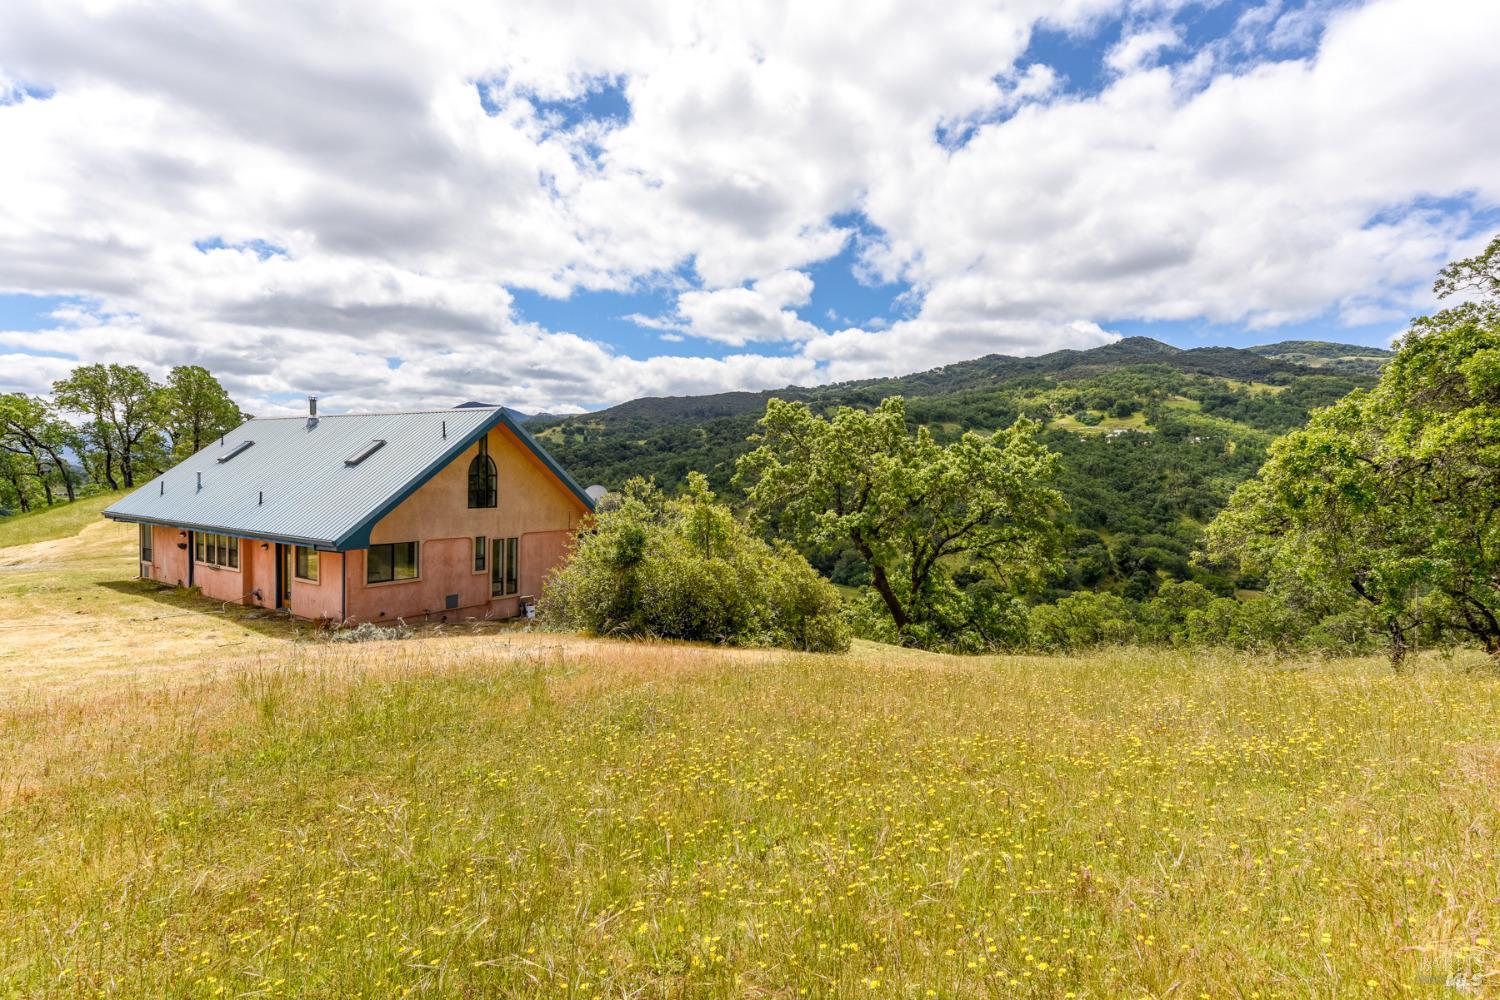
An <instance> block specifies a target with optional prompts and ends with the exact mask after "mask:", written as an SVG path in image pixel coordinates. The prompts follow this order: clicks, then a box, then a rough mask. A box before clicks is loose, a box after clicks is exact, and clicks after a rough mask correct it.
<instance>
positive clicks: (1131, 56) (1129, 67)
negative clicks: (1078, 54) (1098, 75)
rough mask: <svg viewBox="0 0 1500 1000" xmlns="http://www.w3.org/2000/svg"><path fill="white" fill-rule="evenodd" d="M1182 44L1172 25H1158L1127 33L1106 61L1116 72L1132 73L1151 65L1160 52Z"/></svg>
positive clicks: (1107, 55) (1106, 56) (1106, 57)
mask: <svg viewBox="0 0 1500 1000" xmlns="http://www.w3.org/2000/svg"><path fill="white" fill-rule="evenodd" d="M1181 44H1182V40H1181V39H1180V38H1179V37H1178V35H1177V32H1176V31H1175V30H1174V29H1172V28H1171V27H1167V26H1162V25H1158V26H1156V27H1152V28H1146V29H1144V30H1142V31H1137V32H1135V33H1133V34H1130V35H1127V36H1125V37H1124V38H1122V39H1120V41H1119V42H1118V43H1117V44H1116V45H1115V46H1114V47H1113V48H1111V49H1110V50H1109V52H1108V53H1107V54H1106V55H1105V57H1104V63H1105V65H1106V66H1108V67H1109V68H1110V69H1112V70H1114V71H1115V72H1116V73H1130V72H1132V71H1134V70H1137V69H1140V68H1141V67H1142V66H1148V65H1150V64H1151V63H1152V62H1153V61H1154V60H1155V57H1156V55H1157V54H1158V53H1160V52H1161V51H1163V50H1164V49H1173V48H1176V47H1177V46H1179V45H1181Z"/></svg>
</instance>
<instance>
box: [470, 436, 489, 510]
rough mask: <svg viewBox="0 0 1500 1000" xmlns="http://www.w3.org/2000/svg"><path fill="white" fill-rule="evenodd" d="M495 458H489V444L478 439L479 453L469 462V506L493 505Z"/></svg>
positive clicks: (482, 439)
mask: <svg viewBox="0 0 1500 1000" xmlns="http://www.w3.org/2000/svg"><path fill="white" fill-rule="evenodd" d="M495 500H496V497H495V460H494V459H493V458H490V449H489V444H488V443H487V442H486V441H485V439H484V438H480V439H479V454H477V455H475V456H474V461H472V462H470V463H469V506H470V507H493V506H495Z"/></svg>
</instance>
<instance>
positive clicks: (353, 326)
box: [0, 0, 1500, 411]
mask: <svg viewBox="0 0 1500 1000" xmlns="http://www.w3.org/2000/svg"><path fill="white" fill-rule="evenodd" d="M1299 10H1304V9H1301V8H1299ZM1306 11H1310V12H1306ZM1172 13H1173V5H1172V4H1170V3H1156V4H1150V3H1148V4H1144V5H1142V4H1138V3H1131V4H1127V3H1125V2H1124V0H1073V2H1070V3H1067V4H1061V5H1059V4H1055V3H1052V2H1050V0H1018V2H1011V3H1006V4H1003V5H992V4H988V3H983V4H981V3H974V4H969V3H955V4H952V5H950V6H949V7H948V8H945V12H944V16H943V17H940V18H937V17H932V16H931V15H930V13H929V12H928V11H927V10H925V9H923V8H922V7H921V5H910V4H906V5H901V4H896V5H888V6H881V5H875V4H847V5H845V4H832V3H830V4H803V5H798V6H795V7H793V8H790V9H787V10H779V11H778V10H771V9H768V8H760V7H755V6H753V5H748V6H747V5H741V6H738V7H732V6H731V7H724V6H719V7H708V8H704V7H701V6H696V5H691V4H687V3H685V2H683V3H677V2H670V0H663V2H659V3H658V2H645V0H633V2H628V3H622V4H616V5H609V6H607V7H599V6H598V5H577V6H568V5H561V6H559V5H556V4H552V3H543V2H540V0H534V2H532V0H517V2H515V3H509V4H506V5H504V7H503V9H501V8H496V7H494V6H493V5H478V4H473V5H469V4H464V3H460V2H451V3H450V2H443V3H436V4H431V5H422V6H421V7H420V9H419V8H415V7H411V6H409V5H404V4H396V3H394V2H391V3H379V2H377V3H373V4H366V5H359V6H356V7H350V8H344V7H339V6H337V5H333V6H329V5H312V6H309V5H305V4H297V3H292V2H290V0H287V2H281V3H272V4H270V5H257V6H256V7H255V8H254V10H253V12H252V11H251V10H250V9H248V8H239V7H235V6H233V5H231V6H216V7H207V8H205V7H202V6H201V5H193V4H187V3H186V2H185V0H183V2H181V3H176V4H174V3H164V4H158V5H136V4H109V3H106V4H95V3H87V4H83V3H79V4H65V3H56V2H51V0H48V2H42V0H14V2H13V3H11V4H9V5H8V7H7V12H6V31H5V33H4V35H3V37H0V66H3V67H4V71H3V73H0V102H8V103H3V104H0V148H4V149H5V150H6V155H5V156H3V157H0V190H3V191H5V192H6V196H5V199H4V203H3V207H0V292H3V291H20V292H29V293H33V294H58V295H69V296H81V297H83V298H84V299H85V300H86V301H88V302H91V303H93V305H94V310H93V311H92V312H83V313H78V314H75V315H70V316H68V317H60V318H59V321H58V322H59V327H58V329H57V330H53V331H44V332H41V333H0V360H3V362H4V366H5V367H4V369H3V374H0V380H3V381H4V383H5V384H6V385H7V386H8V387H15V388H24V389H32V390H41V389H44V388H45V387H46V385H47V384H48V383H49V382H50V380H51V379H52V378H54V377H56V374H57V373H58V372H60V371H62V370H65V369H66V367H67V366H68V365H69V364H71V360H70V358H77V359H79V360H84V361H93V360H117V359H118V360H131V361H136V362H138V363H142V364H145V365H148V366H150V367H153V368H154V369H157V370H160V369H162V368H164V367H166V366H169V365H171V364H175V363H182V362H185V361H198V362H200V363H205V364H209V365H210V366H211V367H213V368H214V369H215V370H216V371H220V372H222V373H223V374H224V376H225V379H226V382H227V383H228V384H229V385H230V386H231V388H232V390H233V391H235V392H236V393H237V394H239V395H242V396H243V397H244V398H245V399H246V400H247V401H249V403H248V405H250V406H251V407H252V408H253V409H259V410H264V411H270V410H272V409H274V408H276V407H277V406H279V405H281V404H280V402H279V400H280V398H281V397H280V395H279V394H283V393H287V392H305V391H308V390H312V389H319V390H322V391H323V392H325V393H326V394H331V395H330V396H329V402H330V405H336V404H337V401H338V400H340V399H342V400H344V401H347V402H348V404H349V405H350V406H351V407H352V406H356V405H357V406H365V407H368V406H390V405H397V404H400V405H406V404H410V403H419V402H420V403H434V402H437V403H441V402H445V401H449V400H458V399H465V398H481V399H483V398H494V399H498V400H501V401H504V402H507V403H511V404H512V405H515V406H518V407H520V408H522V409H551V410H557V409H561V408H565V407H567V406H570V405H578V404H585V405H596V404H599V403H604V402H610V401H617V400H620V399H624V398H628V397H630V396H633V395H639V394H643V393H662V392H698V391H713V390H717V389H727V388H760V387H765V386H772V385H780V384H784V383H786V382H789V381H795V382H804V383H806V382H816V381H821V380H826V379H830V378H847V377H852V376H854V375H860V374H868V375H874V374H893V373H897V372H901V371H907V370H913V369H920V368H925V367H929V366H931V365H932V364H937V363H946V362H949V361H954V360H959V359H960V358H963V357H970V356H974V355H976V354H983V353H988V352H991V351H1004V352H1027V353H1036V352H1040V351H1045V350H1049V349H1053V348H1056V347H1062V346H1086V345H1088V344H1092V343H1099V342H1102V341H1103V340H1105V339H1107V338H1108V336H1110V335H1109V334H1108V333H1107V331H1108V329H1109V328H1110V327H1111V326H1112V324H1113V323H1115V322H1118V321H1122V320H1127V319H1200V318H1201V319H1207V320H1210V321H1215V322H1244V323H1247V324H1251V325H1254V326H1260V327H1266V328H1270V327H1273V326H1275V325H1276V324H1278V323H1283V322H1288V321H1294V320H1301V319H1306V318H1308V317H1311V316H1316V315H1320V314H1323V313H1325V312H1327V311H1329V310H1332V311H1335V312H1336V313H1339V314H1340V315H1342V316H1343V318H1344V319H1345V320H1346V321H1350V322H1357V321H1362V320H1364V319H1367V318H1371V317H1383V316H1388V315H1395V314H1398V313H1401V312H1403V310H1409V309H1410V307H1412V306H1413V305H1415V304H1417V303H1419V302H1422V301H1425V296H1426V291H1425V289H1426V284H1427V282H1428V281H1430V278H1431V275H1432V273H1433V271H1434V270H1435V268H1436V267H1437V266H1438V265H1439V264H1440V263H1441V262H1442V261H1443V260H1445V259H1447V258H1449V257H1451V256H1452V255H1453V254H1454V252H1455V248H1456V247H1458V246H1460V245H1462V243H1463V241H1464V240H1466V239H1470V238H1471V236H1472V233H1471V232H1470V230H1471V228H1472V226H1471V223H1470V220H1469V219H1468V217H1467V216H1466V214H1465V210H1464V209H1463V208H1462V207H1461V205H1462V204H1463V203H1465V202H1467V203H1469V204H1472V205H1473V206H1474V207H1475V208H1481V209H1482V208H1493V207H1495V206H1497V205H1500V174H1497V173H1496V171H1495V170H1494V164H1495V163H1497V162H1500V130H1496V129H1494V128H1493V123H1492V122H1491V121H1490V118H1492V117H1493V112H1492V109H1491V108H1490V107H1489V106H1488V104H1487V103H1486V102H1485V101H1483V100H1476V99H1475V95H1476V94H1490V93H1496V92H1500V62H1497V61H1496V60H1495V59H1494V57H1493V54H1494V52H1495V51H1497V50H1500V8H1497V7H1496V6H1495V5H1494V4H1492V3H1489V2H1487V0H1371V2H1368V3H1366V4H1364V5H1362V6H1358V7H1349V8H1341V7H1340V6H1339V5H1338V4H1337V3H1319V4H1316V5H1314V7H1313V8H1310V9H1305V12H1303V13H1297V12H1286V11H1283V10H1282V9H1281V8H1280V7H1279V6H1277V5H1274V4H1268V5H1266V6H1265V8H1264V9H1262V10H1260V12H1259V13H1258V14H1257V15H1256V17H1254V18H1251V19H1249V20H1247V21H1245V23H1244V25H1243V26H1242V29H1243V30H1242V34H1243V35H1244V37H1243V38H1242V39H1240V40H1239V41H1237V42H1235V43H1234V44H1236V45H1239V46H1240V48H1238V49H1236V50H1235V53H1237V54H1235V55H1234V58H1230V57H1229V55H1228V54H1226V53H1228V50H1227V49H1225V50H1224V51H1223V52H1220V51H1218V50H1212V51H1211V50H1210V49H1204V50H1202V51H1200V52H1198V53H1196V55H1194V56H1193V57H1192V58H1184V59H1183V60H1182V61H1180V62H1178V63H1177V64H1175V65H1156V63H1157V61H1158V59H1159V57H1160V56H1161V55H1162V54H1163V53H1165V52H1168V51H1171V52H1173V54H1174V55H1177V54H1180V51H1179V49H1180V44H1181V43H1180V39H1179V37H1178V35H1177V34H1176V32H1175V29H1173V28H1172V23H1173V22H1172V20H1171V16H1172ZM1114 15H1121V16H1125V17H1126V18H1127V21H1128V23H1130V24H1132V25H1136V24H1150V25H1151V27H1148V28H1138V29H1132V30H1131V31H1130V32H1129V33H1128V34H1127V36H1126V37H1125V38H1124V39H1123V40H1122V41H1121V42H1120V44H1119V45H1118V46H1116V47H1115V48H1114V49H1113V50H1111V51H1110V52H1109V53H1107V54H1104V53H1101V55H1100V59H1101V61H1102V62H1106V63H1107V65H1108V67H1109V68H1110V69H1111V70H1112V71H1113V75H1112V76H1111V78H1110V79H1111V83H1110V84H1109V86H1108V87H1107V88H1106V89H1105V90H1104V91H1103V92H1102V93H1100V94H1097V95H1087V96H1080V95H1076V94H1071V95H1070V94H1066V93H1059V91H1058V88H1057V76H1056V74H1055V73H1054V72H1053V71H1052V70H1051V69H1050V68H1048V67H1045V66H1038V65H1030V66H1027V67H1020V66H1019V65H1018V63H1017V60H1018V58H1019V57H1020V56H1021V55H1022V53H1023V52H1024V51H1025V49H1026V45H1027V41H1028V37H1029V33H1030V31H1031V30H1032V28H1033V27H1034V26H1035V25H1036V24H1037V23H1038V21H1039V19H1042V18H1045V19H1046V23H1047V24H1048V25H1049V26H1052V27H1059V28H1063V29H1069V28H1072V29H1075V30H1082V29H1081V26H1083V25H1085V24H1097V23H1099V22H1100V21H1101V19H1103V18H1105V17H1107V16H1114ZM1141 18H1149V19H1150V20H1139V21H1138V20H1137V19H1141ZM183 25H191V27H192V38H193V39H194V42H193V44H184V43H183V40H182V39H183V36H182V30H183V27H182V26H183ZM1453 25H1462V26H1463V29H1462V30H1454V29H1453ZM1320 31H1321V35H1319V32H1320ZM1314 40H1316V41H1317V45H1318V48H1317V51H1316V52H1315V53H1313V54H1311V55H1308V56H1307V57H1305V58H1299V59H1294V60H1287V59H1285V58H1284V56H1285V54H1286V52H1288V51H1292V52H1298V51H1302V50H1304V49H1305V48H1306V47H1307V46H1308V45H1310V44H1312V42H1313V41H1314ZM1265 51H1269V52H1271V53H1272V54H1273V55H1272V56H1265V55H1264V52H1265ZM1256 52H1261V53H1262V55H1261V56H1259V57H1257V58H1262V59H1267V60H1270V59H1273V58H1274V59H1280V60H1281V61H1261V62H1256V61H1254V58H1252V56H1254V53H1256ZM1246 53H1249V55H1247V54H1246ZM1277 53H1279V54H1277ZM614 83H618V84H619V85H621V86H623V87H624V90H625V94H626V97H627V98H628V101H629V106H630V115H629V120H628V122H616V121H610V122H593V123H588V122H584V123H580V124H577V125H570V124H569V123H568V122H565V121H562V120H560V118H559V117H558V116H557V115H555V114H551V115H539V114H538V107H539V104H540V102H545V101H557V100H571V99H578V98H582V97H583V96H584V95H585V94H587V93H588V92H589V91H590V90H593V89H597V88H598V87H600V86H602V85H606V84H614ZM479 85H483V86H485V87H486V88H488V89H487V95H488V99H489V100H490V101H491V102H492V106H493V107H496V108H497V109H498V110H497V113H496V114H495V115H493V116H491V115H489V114H486V113H485V110H484V108H483V107H481V104H480V100H479V93H478V90H477V87H478V86H479ZM23 87H29V88H39V89H41V90H52V91H54V93H53V96H51V97H50V99H46V100H38V99H34V98H29V97H25V96H24V95H25V93H26V92H25V91H23V89H22V88H23ZM945 127H962V129H963V130H964V138H965V139H966V141H965V142H963V143H962V144H950V145H951V146H952V148H945V147H944V146H943V145H941V144H939V142H938V141H937V140H936V138H935V132H936V131H938V130H939V129H941V128H945ZM1432 199H1455V200H1453V201H1450V202H1445V203H1444V206H1443V207H1442V208H1441V209H1434V208H1433V207H1431V200H1432ZM858 212H862V213H863V214H864V216H865V217H866V218H867V219H868V220H869V223H870V227H869V229H866V230H861V231H860V232H859V233H858V234H854V235H851V232H850V231H849V226H848V224H847V223H846V222H844V221H843V220H845V219H847V218H849V217H850V216H851V214H852V213H858ZM215 237H217V238H219V239H221V240H222V241H223V242H224V243H225V244H231V245H240V244H244V243H246V242H247V241H251V240H263V241H266V242H268V243H271V244H274V245H276V246H279V247H284V248H285V249H286V251H287V255H286V256H279V255H273V256H270V257H268V258H267V259H261V256H260V255H258V254H256V253H255V252H254V251H253V250H234V249H220V250H213V251H211V252H207V253H202V252H199V251H198V250H197V249H195V248H194V242H195V241H202V240H207V239H210V238H215ZM851 239H853V240H854V241H855V242H854V247H855V252H856V255H857V261H858V264H857V267H858V269H859V272H860V275H861V276H862V277H863V278H864V279H866V280H869V281H890V280H896V279H899V280H903V281H906V282H909V283H911V285H912V286H913V289H914V290H913V292H912V293H911V295H910V296H909V297H908V298H907V299H906V300H905V304H906V305H907V306H909V308H903V309H902V310H900V311H899V314H898V315H893V316H890V317H886V319H889V321H890V322H889V326H888V327H886V328H884V329H882V328H880V326H881V324H880V323H878V322H874V321H870V320H875V319H878V318H877V317H868V318H865V319H866V320H867V321H866V322H865V323H864V325H863V326H862V327H859V328H853V327H851V328H849V329H843V330H837V331H835V332H831V333H830V332H825V331H824V330H822V329H820V328H819V327H817V326H814V325H813V324H811V323H808V322H806V321H804V320H802V319H801V318H800V317H799V316H798V313H797V310H798V309H800V308H802V307H804V306H805V305H806V304H807V303H808V302H809V301H810V296H811V295H812V293H813V292H814V288H813V287H812V279H811V278H810V277H809V276H808V271H809V269H810V267H811V265H812V264H814V263H816V262H818V261H822V260H826V259H827V258H829V257H831V256H833V255H835V254H838V253H839V252H840V250H841V249H843V248H844V247H847V246H850V245H851V244H850V241H851ZM684 274H685V275H687V278H686V279H682V276H683V275H684ZM663 280H673V281H676V280H682V284H683V287H682V288H680V290H679V291H678V294H677V299H676V304H675V308H674V309H672V310H671V311H670V312H669V313H668V314H667V315H666V316H664V317H662V316H658V317H648V318H645V319H644V320H642V319H641V318H637V320H638V321H641V322H643V323H644V324H645V325H651V324H655V326H656V328H658V329H660V330H661V331H662V333H663V334H664V335H665V336H664V337H663V339H669V338H686V339H685V340H682V341H680V343H683V344H693V343H699V344H703V342H704V341H707V342H709V343H710V344H717V345H729V346H730V347H733V348H736V349H741V350H742V353H737V354H733V355H730V356H728V357H722V358H712V357H698V358H684V357H676V356H668V355H663V356H661V357H656V358H650V359H647V360H636V359H632V358H628V357H624V356H622V355H621V354H619V353H618V352H616V351H614V350H613V349H611V348H610V347H609V346H607V345H606V344H604V343H601V342H600V341H598V340H595V339H590V338H588V337H585V336H580V335H578V333H580V332H586V331H577V332H563V331H555V330H548V329H544V328H542V327H539V326H537V325H535V324H532V323H528V322H525V321H523V320H522V319H521V318H520V317H519V316H518V315H517V314H516V311H515V309H514V307H513V299H512V296H511V293H510V292H509V291H507V289H521V288H525V289H533V290H537V291H540V292H542V293H544V294H547V295H552V296H564V295H568V294H575V293H583V292H587V291H588V290H598V289H611V290H616V291H626V290H631V289H634V288H638V287H640V284H641V283H642V282H643V281H645V282H648V283H649V282H661V281H663ZM819 305H820V306H821V305H822V303H819ZM842 311H843V312H844V313H848V312H849V310H847V309H845V310H842ZM818 313H819V314H820V315H821V314H822V313H823V310H822V309H821V308H820V309H819V310H818ZM854 315H855V317H856V318H864V317H860V316H859V314H854ZM1377 321H1383V320H1377ZM770 345H775V348H774V350H775V352H777V356H766V355H762V354H759V353H756V350H757V348H758V349H760V350H768V349H770ZM705 346H708V345H705ZM715 349H716V350H721V349H722V348H715ZM21 350H27V351H44V352H46V353H47V354H48V355H56V354H64V355H68V356H70V357H63V358H58V357H54V356H47V357H32V356H31V355H23V354H19V353H17V352H19V351H21ZM787 350H791V351H793V354H792V355H791V356H789V357H788V356H780V352H785V351H787ZM705 353H711V352H708V351H705ZM388 357H399V358H402V359H404V363H403V364H401V365H400V367H399V368H397V369H391V368H389V367H388V366H387V364H386V361H385V359H386V358H388Z"/></svg>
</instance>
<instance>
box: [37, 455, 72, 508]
mask: <svg viewBox="0 0 1500 1000" xmlns="http://www.w3.org/2000/svg"><path fill="white" fill-rule="evenodd" d="M42 447H43V448H46V450H47V454H48V455H49V456H50V457H51V458H52V464H53V465H55V466H57V471H58V473H59V474H60V475H61V476H62V481H63V489H64V490H66V491H67V494H68V502H69V503H72V502H73V501H74V500H77V499H78V497H77V495H76V494H75V493H74V492H73V474H72V473H70V472H69V471H68V464H67V463H66V462H64V461H63V460H62V459H61V458H59V457H58V455H57V452H55V451H53V450H52V448H51V447H49V446H47V445H43V446H42Z"/></svg>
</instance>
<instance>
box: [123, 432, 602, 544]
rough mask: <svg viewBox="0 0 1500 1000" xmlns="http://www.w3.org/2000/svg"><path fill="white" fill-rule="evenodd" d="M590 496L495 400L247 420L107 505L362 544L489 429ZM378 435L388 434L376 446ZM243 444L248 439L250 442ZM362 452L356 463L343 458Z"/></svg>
mask: <svg viewBox="0 0 1500 1000" xmlns="http://www.w3.org/2000/svg"><path fill="white" fill-rule="evenodd" d="M496 426H501V427H504V428H506V429H507V430H509V431H510V432H511V433H512V434H514V435H515V436H516V437H517V439H519V440H520V442H521V443H522V445H524V446H525V447H526V448H528V449H529V450H530V451H531V452H532V453H533V454H535V455H536V457H537V458H538V459H540V460H541V462H542V464H543V465H545V466H546V467H547V469H548V470H549V471H551V472H552V474H553V475H554V476H556V477H557V478H558V480H559V481H560V482H561V483H562V484H563V485H564V486H565V487H566V488H567V489H568V490H569V492H571V493H572V494H573V495H574V496H575V497H577V498H578V500H579V502H581V503H583V504H584V505H585V506H586V507H587V508H588V509H590V510H592V509H593V506H594V504H593V500H592V498H590V497H589V495H588V494H587V493H586V492H585V491H584V490H583V488H582V487H580V486H579V485H578V483H577V482H575V481H574V480H573V477H571V476H569V475H568V474H567V472H565V471H564V470H563V468H562V467H561V466H560V465H558V464H557V462H556V461H554V460H553V458H552V456H551V455H548V454H547V452H546V450H545V449H544V448H542V446H541V445H539V444H537V442H536V440H535V439H534V438H532V436H531V435H530V434H528V433H526V431H525V430H523V429H522V428H521V426H520V425H519V424H517V423H516V422H515V421H514V420H513V419H512V418H511V417H510V415H509V414H508V413H506V412H505V410H504V409H503V408H501V407H465V408H462V409H454V410H424V411H419V412H411V413H358V414H354V413H347V414H330V415H328V416H320V417H316V418H309V417H274V418H268V419H264V420H251V421H248V422H247V423H245V424H243V425H241V426H240V427H239V428H237V429H236V430H234V431H233V432H231V433H229V434H226V435H225V436H224V437H223V439H222V440H221V441H220V442H218V443H216V444H213V445H210V446H209V447H207V448H204V449H203V450H202V451H200V452H198V453H197V454H196V455H193V456H192V457H190V458H187V459H184V460H183V461H182V462H181V463H179V464H178V465H176V466H174V467H173V468H171V469H168V470H167V471H166V472H164V473H162V474H161V475H160V476H157V477H156V478H155V479H153V480H151V481H150V482H149V483H147V484H145V485H144V486H142V487H140V488H139V489H137V490H135V492H133V493H131V494H129V495H128V496H125V497H122V498H121V499H120V500H117V501H116V502H115V503H113V504H111V505H110V506H109V507H107V508H105V510H104V516H105V517H108V518H113V519H114V520H117V521H132V522H144V523H149V524H169V525H173V526H175V527H181V528H192V529H194V530H198V531H214V532H221V533H223V534H228V535H236V536H240V537H251V538H266V539H271V540H273V541H280V542H291V543H296V544H299V545H311V546H316V547H318V548H322V549H338V550H345V549H358V548H364V547H365V546H367V545H368V544H369V540H370V529H371V528H373V527H374V525H375V523H376V522H377V521H379V520H380V519H381V518H382V517H384V516H385V515H386V514H388V513H390V512H391V511H392V510H394V509H395V508H396V507H397V505H399V504H400V503H401V501H403V500H405V499H406V498H407V497H409V496H410V495H411V494H412V493H413V492H415V491H416V489H417V488H418V487H420V486H421V485H422V484H423V483H425V482H427V481H428V480H429V479H431V478H432V477H433V476H434V475H436V474H437V472H438V471H439V470H441V469H443V468H445V467H446V466H447V465H448V463H449V462H451V461H453V460H454V459H455V458H457V457H458V456H459V455H460V454H462V453H463V451H464V450H465V449H467V448H468V447H469V446H470V445H471V444H473V443H474V442H475V441H477V440H478V439H479V438H480V436H481V435H483V434H484V433H485V432H487V431H488V430H489V429H490V428H492V427H496ZM375 441H383V442H385V443H384V444H383V445H381V446H380V447H379V448H375V449H373V450H371V448H370V445H371V444H372V442H375ZM246 442H253V444H249V445H247V444H246ZM362 452H368V454H365V455H364V457H363V458H361V459H360V461H358V462H355V463H353V464H350V463H349V462H348V461H347V460H348V459H350V458H352V457H354V456H356V455H359V454H360V453H362Z"/></svg>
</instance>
